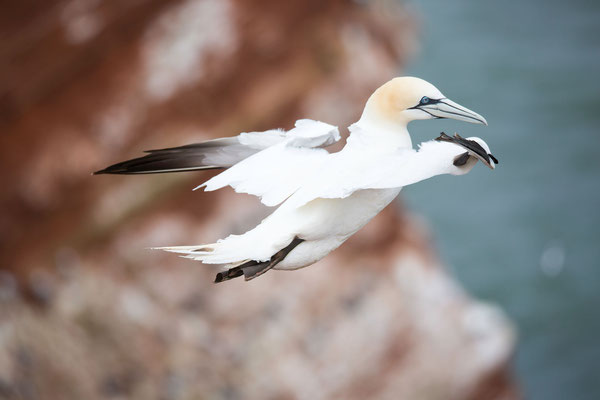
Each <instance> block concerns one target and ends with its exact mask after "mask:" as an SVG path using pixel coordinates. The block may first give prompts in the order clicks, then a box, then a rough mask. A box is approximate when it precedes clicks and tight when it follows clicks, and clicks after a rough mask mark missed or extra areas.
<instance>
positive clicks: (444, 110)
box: [416, 98, 487, 125]
mask: <svg viewBox="0 0 600 400" xmlns="http://www.w3.org/2000/svg"><path fill="white" fill-rule="evenodd" d="M416 108H419V109H421V110H423V111H425V112H426V113H427V114H429V115H432V116H434V117H436V118H452V119H457V120H459V121H466V122H471V123H473V124H483V125H487V121H486V120H485V118H483V117H482V116H481V115H479V114H477V113H476V112H475V111H471V110H469V109H468V108H466V107H463V106H461V105H460V104H458V103H455V102H453V101H452V100H450V99H446V98H443V99H439V100H437V101H435V102H431V103H430V104H423V105H419V106H417V107H416Z"/></svg>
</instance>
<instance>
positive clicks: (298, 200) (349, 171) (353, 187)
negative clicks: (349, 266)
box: [282, 141, 454, 209]
mask: <svg viewBox="0 0 600 400" xmlns="http://www.w3.org/2000/svg"><path fill="white" fill-rule="evenodd" d="M445 146H454V144H451V143H446V142H437V141H428V142H424V143H422V144H421V145H420V146H419V150H418V151H416V150H414V149H410V148H403V149H397V150H394V151H390V152H385V153H382V152H375V151H349V152H343V151H342V152H340V153H337V154H334V155H332V156H337V157H335V158H333V157H332V158H331V159H330V160H329V162H327V163H326V164H324V165H322V166H321V167H320V169H319V175H318V176H316V175H315V176H314V178H315V179H312V180H311V181H310V182H306V184H305V185H303V186H302V187H301V188H299V189H298V190H297V191H296V192H295V193H293V195H292V196H290V197H289V198H288V199H287V200H286V201H285V203H284V204H283V205H282V208H283V209H289V208H298V207H301V206H303V205H304V204H306V203H308V202H310V201H312V200H315V199H318V198H345V197H348V196H350V195H351V194H352V193H354V192H356V191H358V190H365V189H390V188H400V187H403V186H407V185H411V184H413V183H417V182H419V181H422V180H424V179H428V178H431V177H433V176H435V175H439V174H443V173H451V172H452V171H451V166H450V165H449V166H447V165H446V164H448V162H447V160H445V159H444V158H439V157H438V158H436V154H438V153H440V151H441V150H442V149H443V148H444V147H445ZM444 162H446V164H444Z"/></svg>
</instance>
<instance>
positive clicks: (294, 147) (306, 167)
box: [196, 119, 340, 206]
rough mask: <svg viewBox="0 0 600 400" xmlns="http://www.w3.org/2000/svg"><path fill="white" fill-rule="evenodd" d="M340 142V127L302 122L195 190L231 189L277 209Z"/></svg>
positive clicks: (314, 171)
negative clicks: (271, 143)
mask: <svg viewBox="0 0 600 400" xmlns="http://www.w3.org/2000/svg"><path fill="white" fill-rule="evenodd" d="M339 139H340V134H339V132H338V129H337V127H335V126H332V125H329V124H325V123H323V122H318V121H312V120H306V119H304V120H299V121H297V122H296V127H295V128H293V129H292V130H290V131H288V132H286V134H285V139H284V140H283V141H281V142H280V143H277V144H275V145H272V146H270V147H268V148H266V149H264V150H262V151H259V152H257V153H256V154H253V155H251V156H250V157H248V158H246V159H244V160H242V161H240V162H239V163H237V164H235V165H234V166H233V167H231V168H229V169H227V170H226V171H224V172H222V173H220V174H219V175H217V176H215V177H213V178H212V179H209V180H208V181H206V182H205V183H203V184H202V185H200V186H198V187H197V188H196V189H199V188H202V187H204V188H205V190H206V191H213V190H217V189H221V188H223V187H225V186H231V187H232V188H233V189H234V190H235V191H236V192H238V193H248V194H252V195H255V196H258V197H260V199H261V201H262V203H263V204H265V205H267V206H275V205H277V204H279V203H281V202H283V201H284V200H285V199H287V198H288V197H289V196H291V195H292V194H293V193H294V192H295V191H296V190H298V189H299V188H300V187H301V186H302V185H304V184H305V182H306V180H307V179H309V178H311V177H312V176H313V175H314V174H315V173H316V171H318V169H319V168H320V167H321V166H322V165H323V164H325V163H326V162H327V160H328V159H329V157H330V156H331V154H329V153H328V152H327V151H326V150H325V149H322V148H321V147H324V146H328V145H330V144H332V143H334V142H336V141H338V140H339Z"/></svg>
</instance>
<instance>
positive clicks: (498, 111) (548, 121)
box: [403, 0, 600, 400]
mask: <svg viewBox="0 0 600 400" xmlns="http://www.w3.org/2000/svg"><path fill="white" fill-rule="evenodd" d="M407 3H408V4H409V5H410V6H412V7H414V8H415V9H416V10H417V11H418V12H419V14H420V15H421V17H422V23H423V26H422V28H423V31H422V44H423V47H422V49H421V52H420V54H419V55H418V56H417V57H415V59H414V61H413V63H412V64H411V65H409V68H408V69H407V72H408V73H409V74H411V75H416V76H419V77H422V78H424V79H427V80H429V81H430V82H432V83H434V84H436V85H437V86H438V87H439V88H440V89H441V90H442V92H443V93H444V94H446V95H447V96H448V97H449V98H451V99H453V100H455V101H457V102H458V103H460V104H463V105H465V106H466V107H469V108H471V109H473V110H475V111H476V112H478V113H480V114H482V115H483V116H485V117H486V118H487V120H488V122H489V127H484V126H481V125H470V124H465V123H460V122H453V121H447V120H441V121H433V122H432V121H427V122H416V123H413V124H412V125H411V126H410V129H411V132H412V134H413V142H415V143H418V142H421V141H424V140H427V139H431V138H433V137H435V136H436V135H437V134H438V133H439V132H440V131H442V130H444V131H446V132H447V133H452V132H455V131H457V132H459V133H461V134H462V135H463V136H481V137H482V138H484V139H485V140H486V142H487V143H488V144H489V145H490V147H491V149H492V153H493V154H494V155H496V156H497V157H498V158H499V160H500V164H499V166H498V168H497V169H496V170H495V171H490V170H489V169H487V168H484V167H482V166H481V165H479V166H478V167H477V168H475V170H474V171H473V172H472V173H471V174H469V175H467V176H463V177H449V176H445V177H438V178H434V179H432V180H430V181H427V182H422V183H420V184H418V185H414V186H412V187H409V188H406V189H405V190H404V191H403V198H404V200H405V201H406V202H407V204H408V206H409V207H410V208H411V209H412V210H413V211H414V212H416V213H418V214H422V215H423V216H424V217H425V218H426V219H427V220H428V221H429V223H430V225H431V230H432V231H433V232H434V234H435V241H436V246H437V248H438V251H439V252H440V254H441V256H442V257H443V259H444V260H445V261H446V262H447V263H448V264H449V265H450V268H451V269H452V271H453V272H454V273H455V274H456V276H457V277H458V279H460V281H461V282H462V283H463V284H464V285H465V287H466V288H467V290H468V291H469V292H470V293H471V294H473V295H474V296H476V297H478V298H481V299H484V300H488V301H491V302H494V303H497V304H499V305H500V306H501V307H502V308H503V309H504V310H505V311H506V312H507V313H508V314H509V316H510V317H511V318H512V319H513V321H515V323H516V324H517V328H518V331H519V344H518V348H517V352H516V355H515V361H514V364H515V365H514V370H515V374H516V376H517V379H518V380H519V383H520V384H521V386H522V388H523V391H524V394H525V397H526V398H528V399H545V400H549V399H556V400H559V399H561V400H562V399H590V400H591V399H599V398H600V310H599V305H600V2H598V1H584V0H573V1H568V2H567V1H558V0H548V1H529V2H525V1H516V0H509V1H502V2H500V1H492V0H478V1H467V0H455V1H447V0H428V1H416V0H412V1H408V2H407Z"/></svg>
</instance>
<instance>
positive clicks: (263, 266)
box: [215, 237, 304, 283]
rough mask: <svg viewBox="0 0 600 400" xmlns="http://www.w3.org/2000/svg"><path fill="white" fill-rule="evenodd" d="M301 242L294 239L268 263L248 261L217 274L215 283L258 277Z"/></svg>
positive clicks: (301, 240)
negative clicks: (239, 277)
mask: <svg viewBox="0 0 600 400" xmlns="http://www.w3.org/2000/svg"><path fill="white" fill-rule="evenodd" d="M303 241H304V240H303V239H299V238H297V237H295V238H294V240H292V241H291V242H290V244H288V245H287V246H286V247H284V248H283V249H281V250H279V251H278V252H277V253H275V254H274V255H273V256H272V257H271V259H270V260H269V261H265V262H257V261H254V260H250V261H247V262H245V263H243V264H241V265H238V266H237V267H233V268H230V269H229V270H227V271H224V272H219V273H218V274H217V276H216V277H215V283H220V282H223V281H228V280H230V279H233V278H237V277H238V276H242V275H244V278H245V280H247V281H249V280H252V279H254V278H256V277H259V276H261V275H262V274H264V273H265V272H267V271H268V270H270V269H271V268H273V267H274V266H276V265H277V264H279V263H280V262H281V261H283V260H284V259H285V257H286V256H287V255H288V254H289V253H290V252H291V251H292V250H294V248H296V246H298V245H299V244H300V243H302V242H303Z"/></svg>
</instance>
